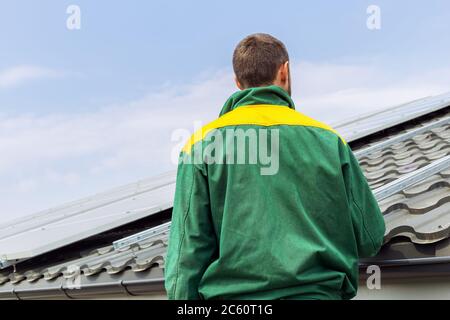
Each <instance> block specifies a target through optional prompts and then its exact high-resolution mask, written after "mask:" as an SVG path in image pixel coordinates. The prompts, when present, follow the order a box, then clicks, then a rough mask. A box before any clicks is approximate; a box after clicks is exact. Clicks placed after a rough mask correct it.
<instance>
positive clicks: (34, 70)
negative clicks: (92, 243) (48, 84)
mask: <svg viewBox="0 0 450 320" xmlns="http://www.w3.org/2000/svg"><path fill="white" fill-rule="evenodd" d="M59 76H61V72H59V71H56V70H52V69H49V68H44V67H39V66H31V65H21V66H15V67H12V68H9V69H6V70H3V71H0V89H5V88H12V87H17V86H20V85H22V84H24V83H26V82H29V81H32V80H37V79H46V78H55V77H59Z"/></svg>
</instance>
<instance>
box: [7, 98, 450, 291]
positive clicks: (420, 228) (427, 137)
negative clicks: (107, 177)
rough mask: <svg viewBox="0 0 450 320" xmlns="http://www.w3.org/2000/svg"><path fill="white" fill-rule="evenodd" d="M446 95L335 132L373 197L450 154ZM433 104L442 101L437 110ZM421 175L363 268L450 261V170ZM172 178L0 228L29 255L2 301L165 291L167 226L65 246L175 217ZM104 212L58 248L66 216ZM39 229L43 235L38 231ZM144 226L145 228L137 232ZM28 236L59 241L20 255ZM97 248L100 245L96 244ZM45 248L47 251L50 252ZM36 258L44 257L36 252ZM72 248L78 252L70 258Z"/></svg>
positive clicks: (398, 201)
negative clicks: (139, 219) (139, 215)
mask: <svg viewBox="0 0 450 320" xmlns="http://www.w3.org/2000/svg"><path fill="white" fill-rule="evenodd" d="M443 97H450V94H448V95H443V96H440V97H438V98H436V99H431V98H426V99H424V100H422V102H421V101H416V102H414V103H413V104H404V105H402V106H399V107H396V108H394V110H395V112H394V111H392V112H391V111H390V110H389V111H388V110H385V111H382V112H378V113H375V114H373V115H372V116H365V117H364V119H362V118H358V119H357V120H356V121H349V122H347V124H344V125H341V127H340V128H341V129H338V131H339V132H340V133H341V134H343V136H344V138H346V140H347V141H350V142H351V143H350V144H351V146H352V148H353V149H354V151H355V155H357V157H358V158H359V160H360V164H361V167H362V169H363V172H364V174H365V176H366V178H367V180H368V182H369V184H370V186H371V187H372V188H373V189H374V190H375V191H377V190H380V189H379V188H383V187H386V186H389V185H390V184H392V183H394V184H395V183H396V181H399V180H398V179H399V178H401V177H405V176H408V175H409V176H413V178H414V176H415V173H417V172H419V171H418V170H419V169H421V168H422V169H426V168H428V167H429V166H430V165H431V166H432V165H433V163H435V161H436V160H438V159H442V158H444V157H445V156H448V155H449V154H450V120H449V119H450V108H449V106H450V100H445V99H443ZM436 101H440V104H439V107H437V102H436ZM442 101H446V102H445V103H443V102H442ZM427 103H429V108H428V109H427V108H426V105H427ZM411 105H412V106H420V108H419V107H417V109H415V108H413V109H412V110H411V112H412V114H414V117H412V116H405V114H406V113H408V112H409V111H410V110H409V109H408V108H410V107H411ZM386 115H389V116H388V118H386V119H385V124H382V123H380V121H381V120H380V119H381V118H382V117H385V116H386ZM364 121H365V122H366V123H367V127H366V130H365V134H366V136H364V137H363V136H362V135H361V134H359V133H358V134H355V131H354V130H355V129H354V128H361V126H362V125H363V123H364ZM388 124H390V125H388ZM423 179H424V180H423ZM423 179H421V180H418V181H417V183H414V184H413V185H412V186H410V187H407V188H404V189H401V190H400V192H398V191H397V192H395V193H394V194H392V195H389V196H387V197H385V198H384V199H382V200H380V201H379V204H380V207H381V209H382V211H383V214H384V216H385V221H386V227H387V232H386V244H385V246H384V248H383V249H382V251H381V252H380V254H379V255H378V256H377V257H376V258H374V259H372V260H367V261H362V263H371V262H372V261H377V263H379V262H384V263H386V264H391V265H392V264H394V265H405V264H417V261H418V260H420V261H422V262H420V264H423V263H425V262H426V263H431V262H432V261H437V260H436V259H440V260H439V261H440V262H441V263H442V262H446V261H447V260H445V259H446V257H447V256H450V241H449V237H450V234H449V230H450V198H449V194H450V192H449V190H450V171H449V169H445V170H442V171H441V172H438V173H437V174H434V175H431V176H428V177H427V176H425V178H423ZM174 182H175V173H174V172H172V173H169V174H167V175H164V176H161V177H159V178H157V179H147V180H143V181H141V182H138V183H136V184H131V185H128V186H126V187H123V188H118V189H115V190H113V191H110V192H106V193H103V194H100V195H97V196H94V197H90V198H88V199H84V200H81V201H76V202H73V203H71V204H69V205H65V206H61V207H59V208H56V209H52V210H48V211H45V212H42V213H39V214H37V215H35V216H33V217H32V221H30V222H27V219H26V218H25V219H21V220H17V221H16V222H15V224H11V225H3V226H0V254H1V256H2V257H7V258H8V257H9V258H11V257H12V258H15V257H18V255H15V254H16V253H17V252H19V253H20V252H27V253H28V257H29V259H30V260H29V262H28V261H24V262H19V263H18V264H17V265H16V270H15V271H16V272H14V270H13V268H12V267H8V268H6V269H4V270H0V298H2V297H4V298H6V297H9V298H31V297H36V296H41V295H42V294H44V293H46V294H49V292H50V291H51V292H52V294H53V296H54V295H59V296H61V297H68V295H69V296H71V297H73V296H74V295H76V296H77V297H82V296H83V295H86V294H92V292H97V291H98V292H104V291H105V290H107V289H108V292H109V291H111V292H112V291H115V292H121V293H122V294H123V293H126V294H130V295H131V294H133V290H137V291H136V292H138V293H137V294H139V293H142V292H147V293H148V292H154V291H158V290H159V291H158V292H163V285H162V283H163V269H164V256H165V252H166V249H167V236H168V231H169V228H170V225H167V224H165V225H163V227H162V230H161V227H160V230H159V231H158V232H156V233H151V232H150V235H149V234H148V232H147V235H148V236H147V237H143V238H138V237H135V239H134V240H135V241H132V240H133V236H132V237H131V238H125V239H126V240H127V241H121V242H120V241H119V244H121V246H116V248H114V246H113V243H112V242H113V241H110V242H108V243H107V244H106V245H104V244H103V245H100V244H97V245H96V246H95V247H94V248H93V249H89V250H87V249H86V250H82V249H83V248H80V247H75V248H71V249H68V247H67V245H69V244H70V243H74V242H75V243H76V240H75V239H78V240H81V239H83V237H85V238H86V237H87V236H86V234H90V235H92V234H94V233H95V232H96V233H101V232H102V231H101V230H105V229H107V228H111V226H112V225H114V226H116V227H117V225H120V224H122V225H124V224H125V223H129V222H130V221H132V220H135V219H136V218H135V216H134V213H135V212H146V213H147V216H150V217H151V216H152V215H155V214H157V213H158V212H163V213H164V214H165V216H164V217H165V220H164V219H162V220H161V221H159V222H158V223H161V224H162V223H163V222H165V221H167V220H169V219H170V211H171V210H170V207H171V205H172V201H173V198H172V197H173V191H174ZM80 207H83V208H84V210H81V209H80ZM99 212H100V213H102V215H101V217H110V218H109V219H110V220H108V219H106V218H105V219H101V221H102V223H99V224H98V225H97V226H101V228H100V229H98V230H97V231H95V230H92V229H93V228H91V229H89V230H91V231H89V232H88V233H86V234H85V233H83V232H84V231H83V230H81V231H83V232H78V233H76V232H72V237H68V236H65V237H59V238H58V242H55V241H54V239H53V238H52V237H53V236H54V235H56V236H60V235H61V234H60V232H62V231H61V230H66V231H69V229H70V228H69V227H67V226H64V224H65V223H66V222H67V221H70V220H66V219H69V218H68V217H67V213H71V214H73V216H74V217H78V218H79V219H83V220H84V221H85V222H86V223H88V221H90V220H91V219H90V218H92V217H93V216H96V215H97V214H98V213H99ZM126 212H131V215H130V218H129V219H124V217H125V216H127V215H126V214H125V213H126ZM119 219H122V220H120V221H119ZM124 221H125V222H124ZM15 225H16V226H15ZM80 225H83V224H80ZM108 225H109V226H108ZM49 226H52V227H51V228H49ZM58 226H60V229H58ZM42 228H45V230H40V231H39V232H38V231H37V230H35V229H42ZM64 228H65V229H64ZM145 229H146V228H144V227H141V229H140V230H139V229H138V230H137V231H142V230H145ZM14 230H16V232H15V231H14ZM53 230H60V231H58V232H56V231H53ZM29 231H33V232H34V233H33V234H34V235H33V237H34V236H35V235H36V234H45V233H47V237H48V238H51V239H52V241H51V244H52V246H49V245H48V244H47V245H46V243H45V241H39V242H37V243H36V244H33V246H32V248H33V250H34V251H32V250H23V249H27V248H25V247H24V246H22V247H21V248H22V249H20V248H19V249H20V250H18V249H17V248H18V246H17V244H10V240H11V239H17V240H19V239H25V240H27V241H30V239H33V238H31V236H30V234H29V233H28V232H29ZM135 233H137V232H135ZM144 233H146V232H144ZM127 235H129V234H127ZM141 236H142V234H141ZM121 238H124V234H123V233H118V234H117V236H116V237H115V238H113V240H120V239H121ZM139 239H142V240H139ZM91 243H94V244H95V241H93V242H91ZM116 244H117V242H116ZM51 247H53V248H54V249H50V248H51ZM5 248H6V249H7V250H5ZM56 248H60V249H57V250H56ZM45 250H49V251H47V253H46V252H45ZM58 250H59V252H60V256H61V255H62V256H64V255H67V258H64V257H63V258H62V259H59V260H58V263H55V261H54V259H53V258H52V257H50V255H51V254H52V253H53V252H55V251H58ZM4 252H7V254H9V255H5V253H4ZM39 252H41V253H40V254H39V255H37V256H34V257H33V256H32V254H37V253H39ZM69 252H70V253H72V254H71V255H68V253H69ZM424 259H428V260H424ZM448 260H449V261H447V262H448V263H449V264H450V259H448ZM7 262H8V261H7ZM10 262H11V261H10ZM448 270H450V268H448ZM74 279H76V280H77V281H79V283H78V285H79V286H80V287H82V288H83V290H76V291H73V290H71V289H72V288H73V281H74ZM95 290H97V291H95ZM68 292H69V294H68ZM98 292H97V293H98ZM38 293H39V294H38Z"/></svg>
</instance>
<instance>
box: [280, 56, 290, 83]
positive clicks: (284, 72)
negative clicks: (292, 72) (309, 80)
mask: <svg viewBox="0 0 450 320" xmlns="http://www.w3.org/2000/svg"><path fill="white" fill-rule="evenodd" d="M280 80H281V82H282V83H288V82H289V80H290V79H289V61H286V62H285V63H284V64H283V65H282V66H281V68H280Z"/></svg>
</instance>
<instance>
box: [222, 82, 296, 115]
mask: <svg viewBox="0 0 450 320" xmlns="http://www.w3.org/2000/svg"><path fill="white" fill-rule="evenodd" d="M251 105H277V106H285V107H289V108H291V109H295V104H294V102H293V101H292V99H291V97H290V96H289V94H288V93H287V92H286V91H285V90H284V89H282V88H280V87H278V86H274V85H272V86H268V87H257V88H249V89H245V90H242V91H238V92H236V93H234V94H233V95H232V96H231V97H230V98H229V99H228V100H227V102H225V105H224V106H223V108H222V111H221V112H220V116H223V115H224V114H226V113H228V112H230V111H233V110H234V109H236V108H239V107H244V106H251Z"/></svg>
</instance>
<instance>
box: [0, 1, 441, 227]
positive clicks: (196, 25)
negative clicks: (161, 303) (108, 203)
mask: <svg viewBox="0 0 450 320" xmlns="http://www.w3.org/2000/svg"><path fill="white" fill-rule="evenodd" d="M71 4H75V5H78V6H79V7H80V9H81V29H80V30H73V31H70V30H68V29H67V28H66V19H67V18H68V14H67V13H66V9H67V7H68V6H69V5H71ZM371 4H375V5H378V6H379V7H380V8H381V18H382V25H381V26H382V27H381V30H377V31H373V30H372V31H371V30H368V28H367V27H366V20H367V18H368V15H367V13H366V9H367V7H368V6H369V5H371ZM449 21H450V2H449V1H446V0H434V1H433V0H432V1H406V0H397V1H387V0H386V1H378V0H374V1H364V0H349V1H328V0H319V1H278V2H274V1H245V2H243V1H221V2H219V1H214V2H213V1H141V0H139V1H138V0H132V1H120V2H119V1H106V0H104V1H100V0H98V1H81V0H78V1H76V0H72V1H61V0H53V1H51V0H41V1H32V0H29V1H24V0H22V1H20V0H18V1H4V0H2V1H1V2H0V39H1V41H0V154H1V158H0V221H2V220H9V219H11V218H14V217H17V216H20V215H24V214H30V213H33V212H35V211H38V210H41V209H46V208H47V207H51V206H54V205H57V204H60V203H63V202H65V201H70V200H74V199H76V198H78V197H82V196H87V195H90V194H91V193H95V192H99V191H102V190H106V189H108V188H110V187H114V186H118V185H121V184H125V183H128V182H132V181H134V180H138V179H141V178H145V177H151V176H154V175H157V174H159V173H162V172H165V171H167V170H170V169H173V167H174V166H173V163H172V162H171V153H172V149H173V145H174V142H173V141H171V135H172V133H173V132H174V130H176V129H180V128H186V129H188V130H193V122H194V121H203V122H206V121H208V120H211V119H213V118H214V117H215V116H216V115H217V112H218V110H219V109H220V106H221V104H222V102H223V101H224V100H225V99H226V98H227V97H228V95H230V94H231V93H232V92H233V90H235V89H234V87H233V84H232V81H231V80H232V69H231V65H230V62H231V55H232V52H233V49H234V46H235V45H236V43H237V42H238V41H239V40H240V39H241V38H242V37H244V36H245V35H247V34H250V33H254V32H267V33H271V34H273V35H275V36H277V37H278V38H280V39H281V40H282V41H283V42H285V44H286V45H287V47H288V49H289V52H290V56H291V59H292V68H293V81H294V99H295V100H296V101H297V105H298V108H299V109H301V111H303V112H305V113H307V114H310V115H312V116H315V117H316V118H319V119H320V120H323V121H327V122H331V123H332V122H335V121H337V120H340V119H344V118H347V117H350V116H354V115H356V114H357V113H361V112H362V113H364V112H367V111H369V110H375V109H376V108H384V107H387V106H389V105H394V104H397V103H401V102H406V101H408V100H412V99H415V98H420V97H423V96H426V95H430V94H438V93H441V92H445V91H450V59H448V52H449V49H450V41H448V36H447V35H448V34H450V22H449Z"/></svg>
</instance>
